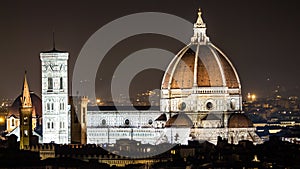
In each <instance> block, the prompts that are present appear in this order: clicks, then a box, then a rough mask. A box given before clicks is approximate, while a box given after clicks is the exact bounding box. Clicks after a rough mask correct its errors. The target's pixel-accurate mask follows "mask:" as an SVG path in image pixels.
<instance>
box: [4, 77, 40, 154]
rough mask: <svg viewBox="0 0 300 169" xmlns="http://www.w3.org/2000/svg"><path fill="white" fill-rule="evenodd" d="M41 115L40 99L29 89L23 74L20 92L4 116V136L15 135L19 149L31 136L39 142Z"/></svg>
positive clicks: (26, 144) (27, 143)
mask: <svg viewBox="0 0 300 169" xmlns="http://www.w3.org/2000/svg"><path fill="white" fill-rule="evenodd" d="M41 115H42V113H41V99H40V98H39V97H38V96H37V95H35V94H34V93H33V92H30V91H29V88H28V82H27V78H26V74H25V77H24V83H23V89H22V94H21V95H19V96H18V97H17V98H16V99H15V101H14V102H13V104H12V105H11V106H10V107H9V112H8V115H7V118H6V131H7V132H8V134H7V135H6V136H10V135H15V136H16V137H17V141H20V148H21V149H23V148H24V147H25V146H29V145H30V143H31V142H32V141H33V140H32V139H31V138H32V136H34V138H35V137H37V138H38V140H39V142H41V141H42V136H41ZM36 142H37V140H36V141H35V143H36Z"/></svg>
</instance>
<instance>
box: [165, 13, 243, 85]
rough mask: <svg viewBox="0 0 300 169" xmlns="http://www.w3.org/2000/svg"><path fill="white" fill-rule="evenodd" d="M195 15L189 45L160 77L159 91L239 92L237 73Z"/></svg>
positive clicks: (199, 18)
mask: <svg viewBox="0 0 300 169" xmlns="http://www.w3.org/2000/svg"><path fill="white" fill-rule="evenodd" d="M198 15H199V16H198V20H197V22H196V23H195V24H194V35H193V37H192V38H191V43H190V44H188V45H187V46H186V47H184V48H183V49H182V50H181V51H179V53H178V54H177V55H176V56H175V57H174V59H173V60H172V61H171V63H170V64H169V66H168V68H167V70H166V73H165V75H164V77H163V80H162V86H161V88H162V89H191V88H192V87H228V88H229V89H230V88H240V80H239V77H238V74H237V71H236V70H235V68H234V67H233V65H232V63H231V62H230V60H229V59H228V58H227V57H226V55H225V54H224V53H223V52H222V51H221V50H220V49H218V48H217V47H216V46H214V45H213V44H212V43H211V42H210V41H209V38H208V37H207V36H206V25H205V23H204V22H203V21H202V18H201V11H199V13H198Z"/></svg>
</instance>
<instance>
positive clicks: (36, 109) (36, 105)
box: [9, 92, 42, 117]
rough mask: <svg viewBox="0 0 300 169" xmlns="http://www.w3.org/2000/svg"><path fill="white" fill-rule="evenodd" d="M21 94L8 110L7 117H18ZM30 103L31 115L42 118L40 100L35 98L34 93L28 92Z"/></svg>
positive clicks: (37, 97)
mask: <svg viewBox="0 0 300 169" xmlns="http://www.w3.org/2000/svg"><path fill="white" fill-rule="evenodd" d="M21 97H22V94H20V95H19V96H18V97H17V98H16V99H15V101H14V102H13V104H12V105H11V107H10V108H9V116H11V115H14V116H16V117H19V114H20V107H21V99H20V98H21ZM30 97H31V102H32V107H33V111H32V114H33V115H35V116H36V117H42V100H41V99H40V98H39V96H37V95H36V94H35V93H33V92H30Z"/></svg>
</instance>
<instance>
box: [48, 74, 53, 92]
mask: <svg viewBox="0 0 300 169" xmlns="http://www.w3.org/2000/svg"><path fill="white" fill-rule="evenodd" d="M52 89H53V79H52V77H48V90H52Z"/></svg>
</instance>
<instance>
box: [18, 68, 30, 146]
mask: <svg viewBox="0 0 300 169" xmlns="http://www.w3.org/2000/svg"><path fill="white" fill-rule="evenodd" d="M22 93H23V94H22V96H21V98H20V99H21V107H20V149H24V147H25V146H29V145H30V140H31V137H32V103H31V98H30V92H29V87H28V83H27V79H26V72H25V76H24V84H23V92H22Z"/></svg>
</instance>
